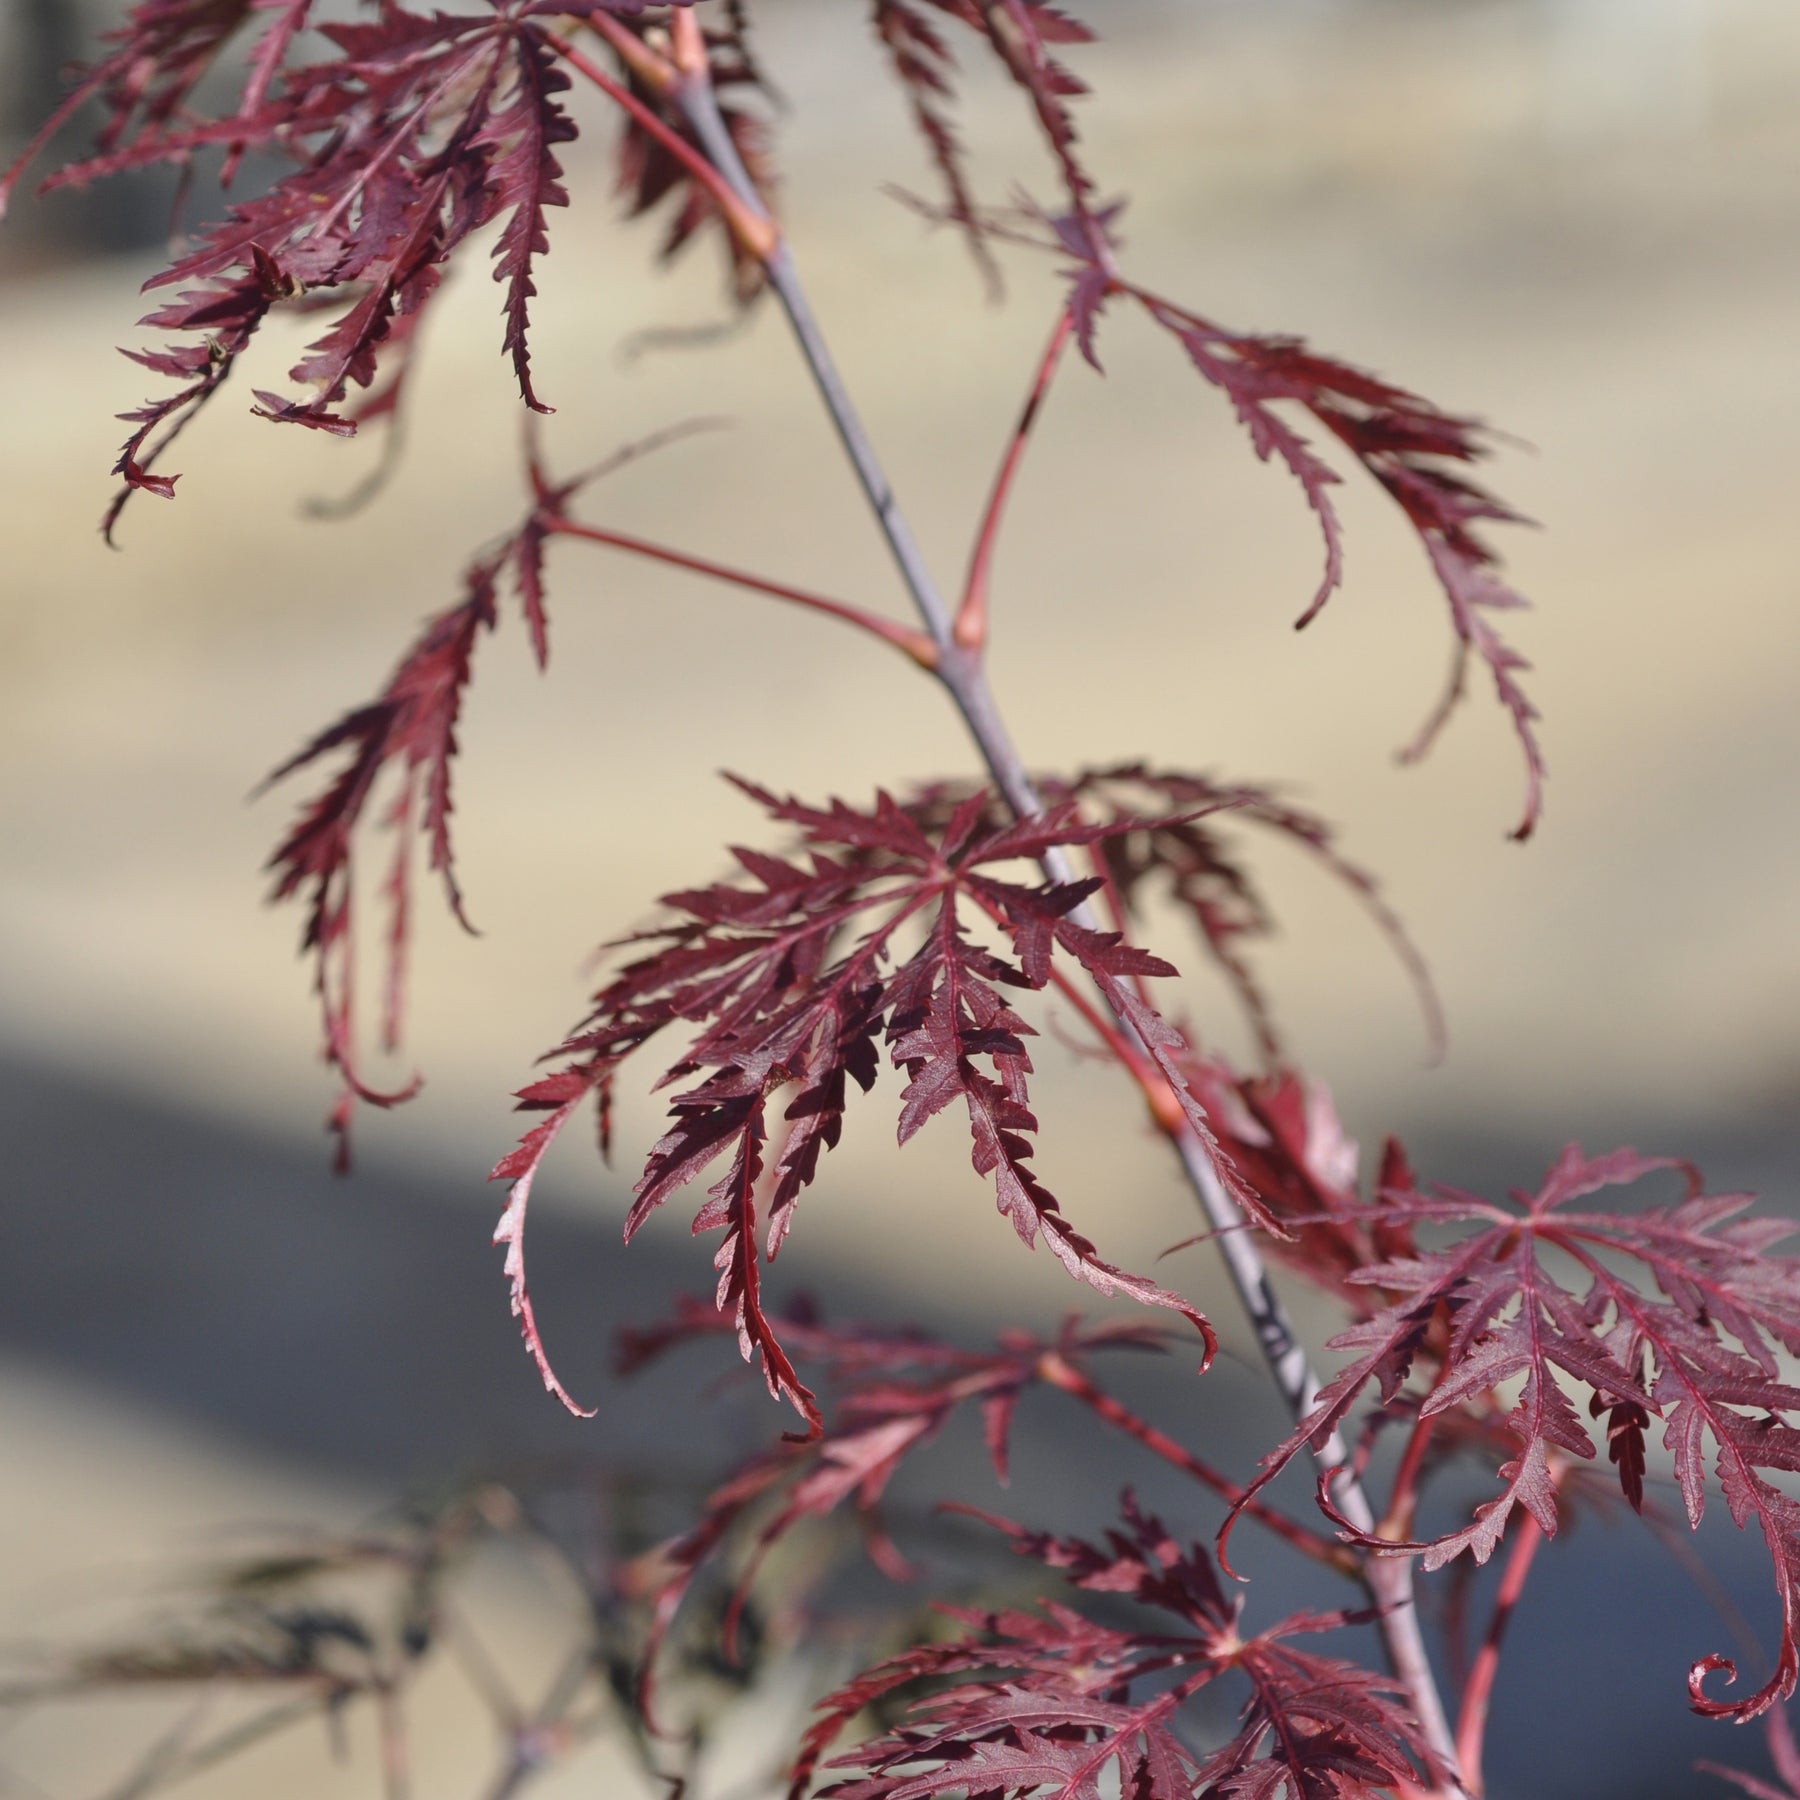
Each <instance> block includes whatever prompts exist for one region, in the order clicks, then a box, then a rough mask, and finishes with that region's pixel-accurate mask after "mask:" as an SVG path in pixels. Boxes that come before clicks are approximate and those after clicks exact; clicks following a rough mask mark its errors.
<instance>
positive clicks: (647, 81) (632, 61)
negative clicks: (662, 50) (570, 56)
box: [587, 12, 678, 94]
mask: <svg viewBox="0 0 1800 1800" xmlns="http://www.w3.org/2000/svg"><path fill="white" fill-rule="evenodd" d="M587 27H588V30H590V31H591V32H593V34H594V35H595V36H596V37H599V38H604V39H605V40H606V42H607V45H608V47H609V48H610V49H611V50H612V53H613V55H615V56H616V57H617V58H618V59H619V61H620V62H622V63H623V64H624V65H625V66H626V68H628V69H629V70H630V71H631V72H632V74H634V75H635V76H636V77H637V78H638V80H639V81H641V82H642V83H643V84H644V86H645V87H647V88H649V89H650V90H651V91H652V92H654V93H658V94H666V93H667V92H668V91H669V89H670V88H672V87H673V86H674V85H675V83H676V80H677V79H678V77H677V75H676V72H675V65H674V64H673V63H672V62H670V61H669V59H668V58H667V57H666V56H663V55H661V54H659V53H658V52H657V51H655V50H653V49H651V47H650V46H649V45H648V44H647V43H645V42H644V40H643V39H642V38H641V37H639V36H638V34H637V33H636V32H635V31H627V30H626V29H625V27H624V26H623V25H621V24H620V23H619V21H618V20H617V19H615V18H614V17H613V16H612V14H611V13H604V12H597V13H594V14H593V15H592V16H591V17H590V18H589V19H588V21H587Z"/></svg>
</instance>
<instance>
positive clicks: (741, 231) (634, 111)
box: [544, 31, 781, 262]
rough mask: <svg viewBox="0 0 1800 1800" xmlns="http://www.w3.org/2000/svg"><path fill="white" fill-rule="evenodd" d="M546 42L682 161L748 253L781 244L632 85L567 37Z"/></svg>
mask: <svg viewBox="0 0 1800 1800" xmlns="http://www.w3.org/2000/svg"><path fill="white" fill-rule="evenodd" d="M544 42H545V43H547V44H548V45H549V46H550V48H551V49H552V50H554V51H555V52H556V54H557V55H558V56H560V57H561V58H562V59H563V61H564V62H566V63H567V64H568V65H569V67H570V68H571V69H573V70H574V71H575V72H576V73H577V74H578V75H582V76H585V77H586V78H587V80H589V81H591V82H592V83H593V84H594V86H595V87H597V88H598V89H599V90H600V91H601V93H603V94H604V95H606V97H607V98H608V99H609V100H611V101H612V102H613V104H614V105H616V106H618V107H620V108H621V109H622V110H623V111H625V112H626V113H629V114H630V116H631V117H632V119H633V120H634V121H635V122H636V123H637V124H639V125H641V126H642V127H643V128H644V130H645V131H647V132H648V133H649V134H650V135H651V136H652V137H653V138H655V139H656V141H657V142H658V143H659V144H660V145H662V147H663V148H664V149H665V150H667V151H668V153H669V154H670V155H671V156H673V157H674V158H675V159H676V161H677V162H679V163H680V164H681V166H682V168H683V169H685V170H686V171H687V172H688V174H690V175H691V176H693V178H694V179H695V180H696V181H697V182H699V183H700V185H701V186H702V187H703V188H705V189H706V191H707V194H708V195H709V196H710V197H711V199H712V202H713V204H714V205H715V206H716V207H718V209H719V211H720V213H721V214H722V215H723V217H724V219H725V222H726V223H727V224H728V225H729V226H730V227H731V230H732V233H733V235H734V236H735V237H736V238H737V240H738V242H739V243H740V244H742V245H743V246H744V248H745V249H746V250H748V251H749V252H750V254H751V255H752V256H754V257H756V258H757V259H758V260H759V261H762V262H766V261H767V260H768V259H769V258H770V257H771V256H772V255H773V254H774V253H775V247H776V245H778V244H779V243H780V242H781V233H780V232H779V231H778V230H777V229H776V227H775V223H774V221H773V220H772V219H771V218H770V217H769V216H768V214H767V213H766V212H761V211H752V210H751V208H750V207H748V206H746V205H745V204H744V202H743V201H742V200H740V199H739V198H738V196H737V194H736V193H735V192H733V190H732V187H731V184H730V182H728V181H727V180H726V179H725V177H724V176H723V175H721V174H720V173H719V171H718V170H717V169H716V168H714V167H713V165H712V164H711V163H710V162H709V161H708V160H707V159H706V157H704V156H703V155H702V154H701V153H700V152H699V151H698V150H696V149H695V148H694V146H693V145H692V144H690V143H689V142H688V141H687V139H686V138H684V137H683V136H682V135H681V133H680V132H678V131H672V130H671V129H670V128H669V127H668V126H667V125H665V124H664V123H663V122H662V120H661V119H659V118H658V117H657V116H656V114H655V113H653V112H652V111H651V110H650V108H649V107H647V106H646V105H645V104H644V103H643V101H641V100H640V99H639V98H638V97H637V95H635V94H634V93H632V92H631V90H630V89H629V88H624V87H621V86H620V85H619V84H618V82H616V81H614V80H613V78H612V77H611V76H610V75H609V74H607V72H606V71H605V70H604V69H603V68H601V67H600V65H599V64H598V63H597V62H595V61H594V60H593V59H592V58H591V57H587V56H584V55H582V53H581V52H580V51H579V50H577V49H576V48H575V46H574V45H573V44H571V43H570V42H569V41H568V39H567V38H562V37H558V36H557V35H556V33H555V32H553V31H546V32H545V33H544Z"/></svg>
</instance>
